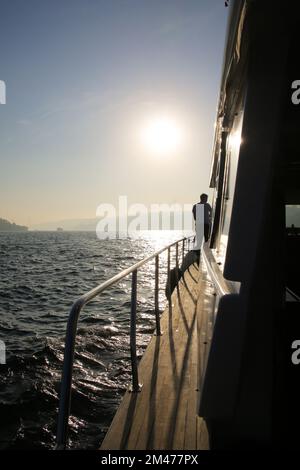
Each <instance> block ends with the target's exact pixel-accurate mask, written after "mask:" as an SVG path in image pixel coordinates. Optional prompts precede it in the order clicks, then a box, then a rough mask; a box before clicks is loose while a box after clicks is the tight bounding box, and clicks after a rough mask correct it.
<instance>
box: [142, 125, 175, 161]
mask: <svg viewBox="0 0 300 470" xmlns="http://www.w3.org/2000/svg"><path fill="white" fill-rule="evenodd" d="M141 140H142V144H143V146H144V148H145V149H146V150H147V151H148V152H150V153H151V154H154V155H158V156H167V155H171V154H172V153H174V152H175V151H176V150H178V148H179V146H180V144H181V142H182V130H181V129H180V127H179V126H178V125H177V123H176V122H175V121H174V120H172V119H170V118H168V117H158V118H153V119H152V120H150V121H148V122H147V123H146V124H145V126H144V127H143V128H142V131H141Z"/></svg>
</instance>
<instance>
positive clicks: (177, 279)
mask: <svg viewBox="0 0 300 470" xmlns="http://www.w3.org/2000/svg"><path fill="white" fill-rule="evenodd" d="M178 269H179V268H178V242H176V285H177V289H178V281H179V278H178V274H179V273H178Z"/></svg>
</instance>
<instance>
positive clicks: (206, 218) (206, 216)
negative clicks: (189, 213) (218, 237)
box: [193, 193, 211, 242]
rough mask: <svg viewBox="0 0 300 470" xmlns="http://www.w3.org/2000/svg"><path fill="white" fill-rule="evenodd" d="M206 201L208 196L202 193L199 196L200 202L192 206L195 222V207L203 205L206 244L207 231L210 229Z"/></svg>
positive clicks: (209, 210) (208, 206)
mask: <svg viewBox="0 0 300 470" xmlns="http://www.w3.org/2000/svg"><path fill="white" fill-rule="evenodd" d="M207 200H208V195H207V194H204V193H203V194H201V196H200V202H198V203H197V204H194V205H193V216H194V220H195V222H196V211H197V205H198V204H203V206H204V240H205V241H206V242H207V240H208V237H209V229H210V222H211V206H210V205H209V204H208V202H207Z"/></svg>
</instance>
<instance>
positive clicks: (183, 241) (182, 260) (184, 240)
mask: <svg viewBox="0 0 300 470" xmlns="http://www.w3.org/2000/svg"><path fill="white" fill-rule="evenodd" d="M184 242H185V239H183V240H182V263H183V260H184Z"/></svg>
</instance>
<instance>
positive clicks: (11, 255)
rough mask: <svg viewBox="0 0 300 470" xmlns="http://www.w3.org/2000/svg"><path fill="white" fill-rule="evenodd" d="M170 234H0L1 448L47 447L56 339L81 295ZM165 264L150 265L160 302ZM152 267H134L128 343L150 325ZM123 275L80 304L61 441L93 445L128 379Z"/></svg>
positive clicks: (140, 338)
mask: <svg viewBox="0 0 300 470" xmlns="http://www.w3.org/2000/svg"><path fill="white" fill-rule="evenodd" d="M178 237H179V235H178V234H177V233H173V234H171V235H170V233H168V232H167V233H160V234H159V236H158V235H157V234H156V235H155V237H153V236H148V237H147V238H143V239H137V240H130V239H123V240H101V241H100V240H98V239H97V238H96V236H95V234H93V233H91V232H63V233H61V232H60V233H55V232H26V233H0V264H1V279H0V339H2V340H3V341H4V342H5V344H6V349H7V363H6V364H5V365H0V372H1V376H0V412H1V424H0V446H1V448H10V449H20V448H37V449H38V448H50V447H53V446H54V440H55V432H56V420H57V409H58V393H59V385H60V379H61V369H62V361H63V351H64V335H65V330H66V323H67V318H68V312H69V309H70V306H71V305H72V303H73V302H74V300H76V298H78V297H79V296H80V295H81V294H83V293H84V292H86V291H87V290H89V289H91V288H93V287H95V286H96V285H97V284H99V283H101V282H103V281H104V280H106V279H108V278H109V277H111V276H113V275H115V274H117V273H118V272H119V271H121V270H122V269H124V268H126V267H129V266H130V265H132V264H133V263H135V262H137V261H139V260H141V259H142V258H144V257H146V256H148V255H149V254H151V253H153V252H154V251H155V250H157V249H158V248H160V247H161V246H164V245H166V244H167V243H169V242H171V241H172V240H175V239H177V238H178ZM165 271H166V263H165V262H163V257H162V269H161V270H160V287H161V291H160V308H161V309H162V308H163V306H164V302H165V299H164V287H165V280H166V272H165ZM153 274H154V264H153V263H149V264H148V265H146V266H144V267H143V268H141V270H139V272H138V281H139V283H138V304H137V310H138V326H137V346H138V355H139V357H141V355H142V354H143V351H144V349H145V347H146V345H147V343H148V342H149V339H150V334H151V333H152V331H153V329H154V326H155V321H154V295H153V292H154V276H153ZM129 314H130V277H129V278H126V279H124V280H122V281H121V282H119V283H118V284H117V285H115V286H112V287H111V288H110V289H109V290H107V291H105V292H103V293H102V294H101V296H100V297H99V298H97V299H96V300H95V301H93V302H91V303H90V304H88V305H87V306H86V308H85V309H84V310H83V312H82V314H81V317H80V321H79V324H78V335H77V343H76V352H75V362H74V380H73V393H72V410H71V417H70V443H71V446H72V447H74V448H79V447H80V448H96V447H97V446H99V443H100V442H101V439H102V438H103V437H104V434H105V432H106V430H107V427H108V426H109V424H110V422H111V420H112V418H113V415H114V413H115V411H116V409H117V407H118V405H119V403H120V400H121V398H122V395H123V394H124V392H125V390H126V388H127V386H128V383H129V382H130V378H131V376H130V361H129V359H130V357H129V337H128V333H129Z"/></svg>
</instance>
